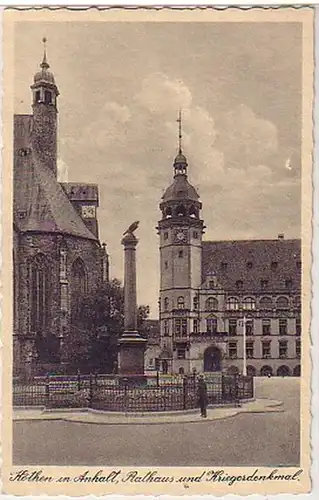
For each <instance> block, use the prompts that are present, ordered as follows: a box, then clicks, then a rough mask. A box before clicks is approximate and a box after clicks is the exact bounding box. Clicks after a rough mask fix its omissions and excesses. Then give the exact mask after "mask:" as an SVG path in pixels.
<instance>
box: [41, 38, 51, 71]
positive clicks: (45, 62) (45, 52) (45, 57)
mask: <svg viewBox="0 0 319 500" xmlns="http://www.w3.org/2000/svg"><path fill="white" fill-rule="evenodd" d="M42 42H43V59H42V63H41V64H40V67H41V68H42V69H43V70H47V69H49V68H50V64H49V63H48V61H47V47H46V43H47V39H46V37H43V38H42Z"/></svg>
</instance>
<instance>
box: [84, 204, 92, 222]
mask: <svg viewBox="0 0 319 500" xmlns="http://www.w3.org/2000/svg"><path fill="white" fill-rule="evenodd" d="M82 217H83V218H84V219H94V218H95V206H94V205H84V206H83V207H82Z"/></svg>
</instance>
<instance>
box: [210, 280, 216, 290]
mask: <svg viewBox="0 0 319 500" xmlns="http://www.w3.org/2000/svg"><path fill="white" fill-rule="evenodd" d="M209 288H210V289H211V290H212V289H213V288H215V283H214V281H210V282H209Z"/></svg>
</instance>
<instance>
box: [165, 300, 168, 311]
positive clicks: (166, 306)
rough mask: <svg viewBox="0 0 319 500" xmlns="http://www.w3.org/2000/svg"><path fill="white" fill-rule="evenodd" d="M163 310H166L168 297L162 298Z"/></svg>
mask: <svg viewBox="0 0 319 500" xmlns="http://www.w3.org/2000/svg"><path fill="white" fill-rule="evenodd" d="M164 311H168V297H165V299H164Z"/></svg>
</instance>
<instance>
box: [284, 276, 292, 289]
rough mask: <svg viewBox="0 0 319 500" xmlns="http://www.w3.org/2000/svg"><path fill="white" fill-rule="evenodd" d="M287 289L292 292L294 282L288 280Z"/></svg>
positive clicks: (286, 282)
mask: <svg viewBox="0 0 319 500" xmlns="http://www.w3.org/2000/svg"><path fill="white" fill-rule="evenodd" d="M285 287H286V289H287V290H291V289H292V280H290V279H288V280H286V281H285Z"/></svg>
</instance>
